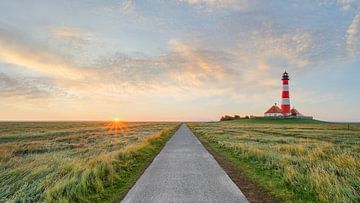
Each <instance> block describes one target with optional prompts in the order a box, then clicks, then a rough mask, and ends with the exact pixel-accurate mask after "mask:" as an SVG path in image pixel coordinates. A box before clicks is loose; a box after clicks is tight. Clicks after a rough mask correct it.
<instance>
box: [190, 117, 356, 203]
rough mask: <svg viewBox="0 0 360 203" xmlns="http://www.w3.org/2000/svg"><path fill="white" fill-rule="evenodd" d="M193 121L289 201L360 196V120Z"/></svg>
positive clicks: (201, 133)
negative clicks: (354, 121)
mask: <svg viewBox="0 0 360 203" xmlns="http://www.w3.org/2000/svg"><path fill="white" fill-rule="evenodd" d="M189 126H190V127H191V129H192V130H193V131H194V133H195V134H196V135H197V136H198V137H199V138H200V139H201V140H202V141H203V142H204V143H207V144H208V145H209V146H210V147H211V148H213V150H214V151H216V153H218V154H220V155H221V156H223V157H226V158H227V159H228V160H230V161H232V162H233V163H235V164H236V166H237V167H238V168H239V170H241V171H243V172H244V173H245V174H246V175H247V176H249V177H250V178H251V179H253V180H254V181H255V182H257V183H259V184H260V185H261V186H263V187H264V188H265V189H266V190H268V191H270V192H271V193H272V194H273V195H275V196H276V197H278V198H279V199H282V200H284V201H285V202H360V124H350V125H347V124H332V123H325V122H319V121H305V122H303V121H301V120H292V121H289V120H257V119H255V120H251V119H250V120H238V121H225V122H211V123H189Z"/></svg>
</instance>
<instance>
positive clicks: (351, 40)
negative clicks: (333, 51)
mask: <svg viewBox="0 0 360 203" xmlns="http://www.w3.org/2000/svg"><path fill="white" fill-rule="evenodd" d="M359 26H360V12H358V13H357V14H356V15H355V17H354V18H353V20H352V21H351V24H350V25H349V27H348V29H347V31H346V46H347V50H348V52H349V54H350V55H351V56H355V55H356V54H357V51H358V48H359V47H358V46H359V42H360V32H359Z"/></svg>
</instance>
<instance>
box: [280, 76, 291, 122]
mask: <svg viewBox="0 0 360 203" xmlns="http://www.w3.org/2000/svg"><path fill="white" fill-rule="evenodd" d="M281 80H282V84H283V90H282V94H281V99H282V102H281V110H282V112H283V114H284V115H285V116H289V115H290V94H289V75H288V73H287V72H286V71H285V73H284V74H283V76H282V79H281Z"/></svg>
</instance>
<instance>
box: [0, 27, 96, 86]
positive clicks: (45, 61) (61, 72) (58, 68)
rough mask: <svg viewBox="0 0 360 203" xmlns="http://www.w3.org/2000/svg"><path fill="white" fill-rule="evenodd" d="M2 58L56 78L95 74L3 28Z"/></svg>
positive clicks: (75, 77)
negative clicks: (14, 35)
mask: <svg viewBox="0 0 360 203" xmlns="http://www.w3.org/2000/svg"><path fill="white" fill-rule="evenodd" d="M0 60H2V61H4V62H6V63H9V64H15V65H18V66H21V67H24V68H27V69H30V70H33V71H37V72H39V73H42V74H45V75H48V76H51V77H55V78H57V77H60V78H68V79H81V78H85V77H90V76H92V75H93V74H94V73H93V71H92V70H87V69H83V68H80V67H76V66H75V65H73V64H72V63H71V62H70V61H67V60H66V59H64V58H62V57H61V56H59V55H57V54H53V53H51V52H49V51H47V50H46V49H43V48H37V47H34V46H33V44H28V43H26V42H25V41H23V40H21V39H19V38H16V37H13V36H11V35H8V34H6V33H5V32H1V30H0Z"/></svg>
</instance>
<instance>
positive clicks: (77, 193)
mask: <svg viewBox="0 0 360 203" xmlns="http://www.w3.org/2000/svg"><path fill="white" fill-rule="evenodd" d="M2 124H4V125H1V127H0V146H1V147H0V150H1V152H0V153H1V155H0V164H1V165H0V202H4V201H15V202H37V201H47V202H53V201H59V202H101V201H112V200H115V199H116V198H117V197H119V196H121V195H122V194H124V192H125V191H126V189H127V188H129V187H130V186H131V183H132V182H133V181H134V180H135V179H136V177H137V176H138V175H140V172H141V170H142V168H144V167H145V165H146V164H147V162H148V161H149V160H151V158H152V157H154V156H155V154H156V152H157V151H158V150H159V149H160V148H161V146H162V145H163V144H164V143H165V141H166V139H167V138H168V137H169V136H170V135H171V133H173V132H174V130H175V128H176V126H177V124H176V123H127V125H126V126H127V127H126V129H125V130H124V132H125V133H126V134H127V135H126V137H127V138H126V140H124V137H123V136H119V135H115V134H114V133H113V132H109V131H108V129H106V128H105V127H104V126H106V125H105V123H99V122H96V123H95V122H86V123H2ZM16 126H17V128H15V127H16ZM9 128H13V131H12V130H11V129H9ZM18 128H20V129H21V128H23V130H19V129H18ZM35 129H37V130H35Z"/></svg>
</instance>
